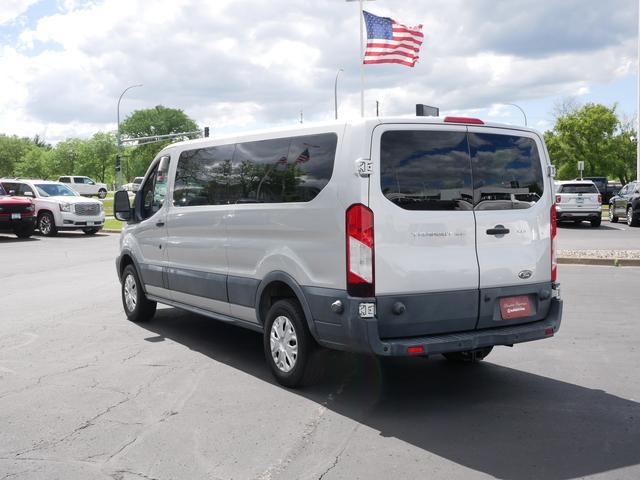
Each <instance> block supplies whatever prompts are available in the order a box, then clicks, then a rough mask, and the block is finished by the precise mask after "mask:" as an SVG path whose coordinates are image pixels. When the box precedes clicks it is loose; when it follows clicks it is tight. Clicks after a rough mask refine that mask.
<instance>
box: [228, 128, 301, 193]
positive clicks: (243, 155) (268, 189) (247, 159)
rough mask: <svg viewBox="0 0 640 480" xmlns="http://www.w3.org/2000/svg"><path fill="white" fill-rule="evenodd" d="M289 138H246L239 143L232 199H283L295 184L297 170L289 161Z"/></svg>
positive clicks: (234, 167)
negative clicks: (253, 139)
mask: <svg viewBox="0 0 640 480" xmlns="http://www.w3.org/2000/svg"><path fill="white" fill-rule="evenodd" d="M290 143H291V141H290V139H289V138H277V139H273V140H260V141H257V142H244V143H238V144H237V145H236V151H235V154H234V155H233V175H232V178H231V179H230V181H231V185H232V190H233V192H234V193H233V198H232V202H231V203H271V202H281V201H283V200H282V199H283V197H284V196H285V192H286V191H289V190H291V189H292V188H295V182H296V178H295V173H294V171H293V169H292V168H290V165H289V162H288V158H287V156H288V154H289V145H290Z"/></svg>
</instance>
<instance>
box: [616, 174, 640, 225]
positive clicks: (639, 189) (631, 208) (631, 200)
mask: <svg viewBox="0 0 640 480" xmlns="http://www.w3.org/2000/svg"><path fill="white" fill-rule="evenodd" d="M621 217H622V218H625V219H626V221H627V225H629V226H630V227H638V226H640V182H637V181H636V182H629V183H627V184H626V185H625V186H624V187H622V188H621V189H620V191H619V192H618V194H617V195H616V196H615V197H613V198H612V199H611V200H610V201H609V220H610V221H611V222H614V223H615V222H617V221H618V219H619V218H621Z"/></svg>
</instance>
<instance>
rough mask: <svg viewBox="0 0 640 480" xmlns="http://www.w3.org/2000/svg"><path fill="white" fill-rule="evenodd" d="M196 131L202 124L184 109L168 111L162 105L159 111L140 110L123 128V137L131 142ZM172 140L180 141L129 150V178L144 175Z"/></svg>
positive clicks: (126, 161)
mask: <svg viewBox="0 0 640 480" xmlns="http://www.w3.org/2000/svg"><path fill="white" fill-rule="evenodd" d="M196 130H198V125H197V124H196V123H195V122H194V121H193V120H192V119H191V118H189V117H188V116H187V115H186V114H185V113H184V112H183V111H182V110H179V109H176V108H166V107H163V106H162V105H158V106H157V107H155V108H147V109H144V110H136V111H135V112H133V113H132V114H131V115H130V116H129V117H127V118H126V119H125V120H124V121H123V122H122V123H121V125H120V131H121V132H122V135H123V138H129V139H132V138H138V137H150V136H153V135H168V134H172V133H182V132H193V131H196ZM185 138H186V137H185ZM177 140H182V139H177ZM172 141H176V140H168V141H165V142H157V143H150V144H148V145H140V146H137V147H135V148H128V149H127V153H126V155H125V158H124V165H123V173H124V175H125V177H126V178H127V179H131V178H132V177H135V176H141V175H143V174H144V173H145V172H146V170H147V168H148V167H149V164H150V163H151V161H152V160H153V158H154V157H155V156H156V155H157V153H158V152H159V151H160V150H162V149H163V148H164V147H165V146H166V145H168V144H169V143H171V142H172Z"/></svg>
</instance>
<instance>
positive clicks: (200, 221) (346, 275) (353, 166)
mask: <svg viewBox="0 0 640 480" xmlns="http://www.w3.org/2000/svg"><path fill="white" fill-rule="evenodd" d="M115 215H116V218H118V219H120V220H123V221H126V222H127V223H126V225H125V226H124V229H123V231H122V235H121V238H120V255H119V256H118V258H117V262H116V263H117V272H118V277H119V279H120V281H121V284H122V300H123V305H124V310H125V312H126V314H127V317H128V318H129V319H130V320H132V321H135V322H140V321H146V320H149V319H151V318H152V317H153V315H154V312H155V308H156V303H157V302H160V303H163V304H167V305H172V306H175V307H178V308H182V309H186V310H189V311H192V312H195V313H198V314H202V315H206V316H208V317H211V318H214V319H217V320H221V321H225V322H231V323H234V324H237V325H240V326H243V327H247V328H250V329H253V330H256V331H258V332H262V333H263V336H264V351H265V356H266V359H267V362H268V364H269V366H270V368H271V370H272V372H273V373H274V375H275V377H276V379H277V380H278V382H280V383H281V384H283V385H286V386H289V387H293V386H297V385H300V384H301V383H303V382H304V383H306V382H308V381H310V377H311V376H312V375H313V373H312V372H314V371H317V370H318V369H317V368H316V367H317V365H314V363H317V362H318V361H319V360H318V359H319V358H322V357H321V356H318V355H316V352H317V351H319V349H320V348H321V347H327V348H333V349H339V350H347V351H354V352H363V353H373V354H375V355H378V356H381V357H387V356H410V355H416V356H428V355H433V354H443V355H444V356H445V357H446V358H447V359H450V360H453V361H461V362H475V361H478V360H481V359H482V358H484V357H485V356H486V355H487V354H488V353H489V352H490V351H491V349H492V348H493V347H494V346H496V345H508V346H512V345H514V344H516V343H521V342H527V341H531V340H538V339H543V338H548V337H552V336H553V335H554V334H555V333H556V332H557V331H558V328H559V326H560V320H561V315H562V301H561V299H560V290H559V288H558V284H557V278H556V276H557V270H556V263H555V238H556V211H555V204H554V188H553V167H552V166H551V165H550V162H549V156H548V153H547V150H546V147H545V145H544V141H543V139H542V136H541V135H540V134H538V133H537V132H535V131H533V130H531V129H526V128H520V127H513V126H504V125H489V124H485V123H484V122H482V121H481V120H478V119H473V118H461V117H446V118H444V119H442V118H430V117H416V118H370V119H358V120H354V121H348V122H340V123H338V122H335V123H328V124H324V125H317V126H306V125H305V126H299V127H296V128H293V129H288V130H278V131H269V132H262V133H255V134H250V135H242V136H238V137H229V138H217V139H211V138H205V139H199V140H192V141H187V142H182V143H176V144H173V145H169V146H167V147H166V148H165V149H164V150H162V151H161V152H160V153H159V154H158V156H157V157H156V159H155V160H154V161H153V163H152V164H151V166H150V167H149V170H148V172H147V174H146V176H145V178H144V180H143V182H142V185H141V187H140V190H139V191H138V192H137V194H136V197H135V200H134V202H133V206H132V207H131V206H130V203H129V198H128V196H127V193H126V192H117V193H116V198H115Z"/></svg>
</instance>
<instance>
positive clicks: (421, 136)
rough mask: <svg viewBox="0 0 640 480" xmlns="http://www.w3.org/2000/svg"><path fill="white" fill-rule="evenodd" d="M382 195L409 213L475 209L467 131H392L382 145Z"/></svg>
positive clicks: (384, 135)
mask: <svg viewBox="0 0 640 480" xmlns="http://www.w3.org/2000/svg"><path fill="white" fill-rule="evenodd" d="M380 163H381V171H380V182H381V187H382V193H383V194H384V195H385V197H387V198H388V199H389V200H390V201H391V202H393V203H395V204H396V205H398V206H399V207H401V208H404V209H405V210H471V208H472V207H473V206H472V201H473V194H472V188H471V166H470V162H469V149H468V145H467V135H466V133H465V132H439V131H424V130H391V131H388V132H384V133H383V134H382V139H381V144H380Z"/></svg>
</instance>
